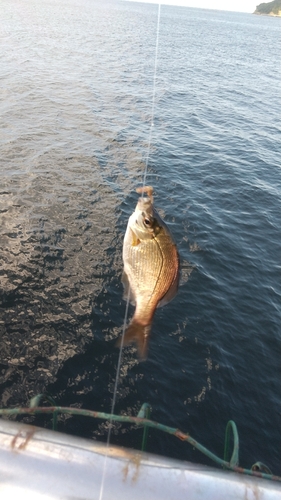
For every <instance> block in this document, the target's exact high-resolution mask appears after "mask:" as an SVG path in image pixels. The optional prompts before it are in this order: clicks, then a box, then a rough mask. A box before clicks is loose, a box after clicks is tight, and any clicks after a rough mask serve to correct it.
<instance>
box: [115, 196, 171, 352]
mask: <svg viewBox="0 0 281 500" xmlns="http://www.w3.org/2000/svg"><path fill="white" fill-rule="evenodd" d="M138 192H147V193H148V194H149V197H148V198H147V197H143V196H142V197H141V198H139V201H138V204H137V206H136V209H135V212H134V213H133V214H132V215H131V217H130V218H129V221H128V226H127V230H126V234H125V238H124V244H123V261H124V274H123V283H124V287H125V297H128V295H129V298H130V300H131V301H132V302H133V303H135V304H136V309H135V313H134V316H133V318H132V321H131V323H130V324H129V326H128V328H127V330H126V331H125V336H124V344H128V343H131V342H136V343H137V346H138V354H139V357H140V358H141V359H144V358H145V357H146V353H147V345H148V339H149V334H150V329H151V323H152V319H153V316H154V313H155V309H156V308H157V307H159V306H162V305H165V304H166V303H167V302H169V301H170V300H172V299H173V298H174V296H175V295H176V293H177V288H178V281H179V256H178V252H177V248H176V245H175V243H174V241H173V238H172V236H171V233H170V231H169V229H168V228H167V226H166V224H165V223H164V222H163V220H162V219H161V217H160V216H159V214H158V213H157V211H156V210H155V208H154V206H153V198H152V188H151V187H150V186H146V187H144V188H141V189H139V190H138ZM120 343H121V342H120V340H119V342H118V344H119V345H120Z"/></svg>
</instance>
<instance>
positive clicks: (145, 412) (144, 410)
mask: <svg viewBox="0 0 281 500" xmlns="http://www.w3.org/2000/svg"><path fill="white" fill-rule="evenodd" d="M138 417H139V418H146V419H149V417H150V406H149V404H148V403H144V404H143V405H142V407H141V409H140V411H139V412H138ZM147 438H148V427H147V425H144V426H143V436H142V443H141V451H145V450H146V445H147Z"/></svg>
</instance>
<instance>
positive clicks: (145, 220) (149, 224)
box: [143, 218, 151, 226]
mask: <svg viewBox="0 0 281 500" xmlns="http://www.w3.org/2000/svg"><path fill="white" fill-rule="evenodd" d="M143 222H144V223H145V225H146V226H151V221H150V220H149V219H147V218H145V219H144V221H143Z"/></svg>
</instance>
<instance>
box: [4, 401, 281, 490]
mask: <svg viewBox="0 0 281 500" xmlns="http://www.w3.org/2000/svg"><path fill="white" fill-rule="evenodd" d="M37 397H38V398H39V399H38V400H37V399H36V398H33V399H32V400H31V403H30V404H31V407H29V408H12V409H0V415H2V416H6V417H10V416H12V415H37V414H53V415H54V414H56V415H57V414H58V413H61V414H64V415H79V416H84V417H92V418H100V419H103V420H111V421H115V422H123V423H131V424H136V425H138V426H145V428H146V429H147V428H152V429H158V430H160V431H163V432H167V433H168V434H171V435H173V436H175V437H177V438H179V439H181V440H182V441H187V442H188V443H189V444H190V445H191V446H193V447H194V448H196V449H197V450H199V451H200V452H201V453H203V454H204V455H205V456H207V457H208V458H210V459H211V460H213V461H214V462H216V463H217V464H218V465H220V466H222V467H223V468H225V469H228V470H232V471H234V472H239V473H240V474H247V475H250V476H255V477H259V478H263V479H271V480H273V481H280V482H281V477H279V476H274V475H272V474H266V473H264V472H260V471H257V470H250V469H244V468H242V467H239V466H238V433H237V440H236V437H235V433H236V432H237V429H236V426H235V424H234V422H233V423H231V422H232V421H230V423H228V426H229V427H231V429H232V431H233V434H234V448H235V449H234V451H233V453H232V456H231V459H230V461H228V460H227V459H221V458H219V457H218V456H217V455H215V454H214V453H212V452H211V451H209V450H208V449H207V448H205V447H204V446H203V445H201V444H200V443H198V442H197V441H196V440H195V439H193V438H192V437H191V436H190V435H189V434H185V433H184V432H182V431H180V430H179V429H176V428H174V427H169V426H167V425H163V424H159V423H158V422H154V421H153V420H149V419H148V418H144V417H143V415H145V411H146V410H147V407H148V405H147V407H146V406H145V405H143V407H142V409H141V410H140V412H139V415H141V416H137V417H130V416H127V415H111V414H109V413H104V412H98V411H91V410H83V409H81V408H67V407H63V406H49V407H45V406H41V407H40V406H39V407H38V406H34V404H35V403H36V402H37V401H40V399H41V398H43V397H44V398H45V399H46V395H39V396H37ZM233 424H234V425H233ZM235 429H236V431H235ZM226 433H227V435H228V433H229V430H227V432H226ZM144 444H145V443H144ZM227 447H228V445H227ZM227 447H225V449H226V448H227ZM236 450H237V451H236ZM227 453H228V451H227ZM225 458H226V457H225Z"/></svg>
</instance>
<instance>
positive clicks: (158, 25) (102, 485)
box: [99, 3, 161, 500]
mask: <svg viewBox="0 0 281 500" xmlns="http://www.w3.org/2000/svg"><path fill="white" fill-rule="evenodd" d="M160 10H161V4H160V3H159V4H158V17H157V30H156V46H155V59H154V76H153V93H152V107H151V119H150V129H149V138H148V147H147V155H146V161H145V169H144V174H143V187H144V186H145V183H146V177H147V169H148V162H149V155H150V148H151V138H152V130H153V127H154V110H155V93H156V92H155V91H156V74H157V60H158V41H159V27H160ZM143 194H144V193H142V196H143ZM129 302H130V289H129V290H128V296H127V302H126V310H125V316H124V322H123V329H122V337H121V344H120V350H119V357H118V363H117V369H116V377H115V384H114V391H113V398H112V405H111V413H110V420H109V429H108V434H107V441H106V448H107V451H106V454H105V458H104V464H103V473H102V479H101V487H100V494H99V500H102V497H103V492H104V483H105V475H106V465H107V458H108V449H109V444H110V437H111V430H112V421H113V415H114V408H115V403H116V396H117V387H118V382H119V376H120V368H121V359H122V350H123V344H124V335H125V330H126V325H127V318H128V309H129Z"/></svg>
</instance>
